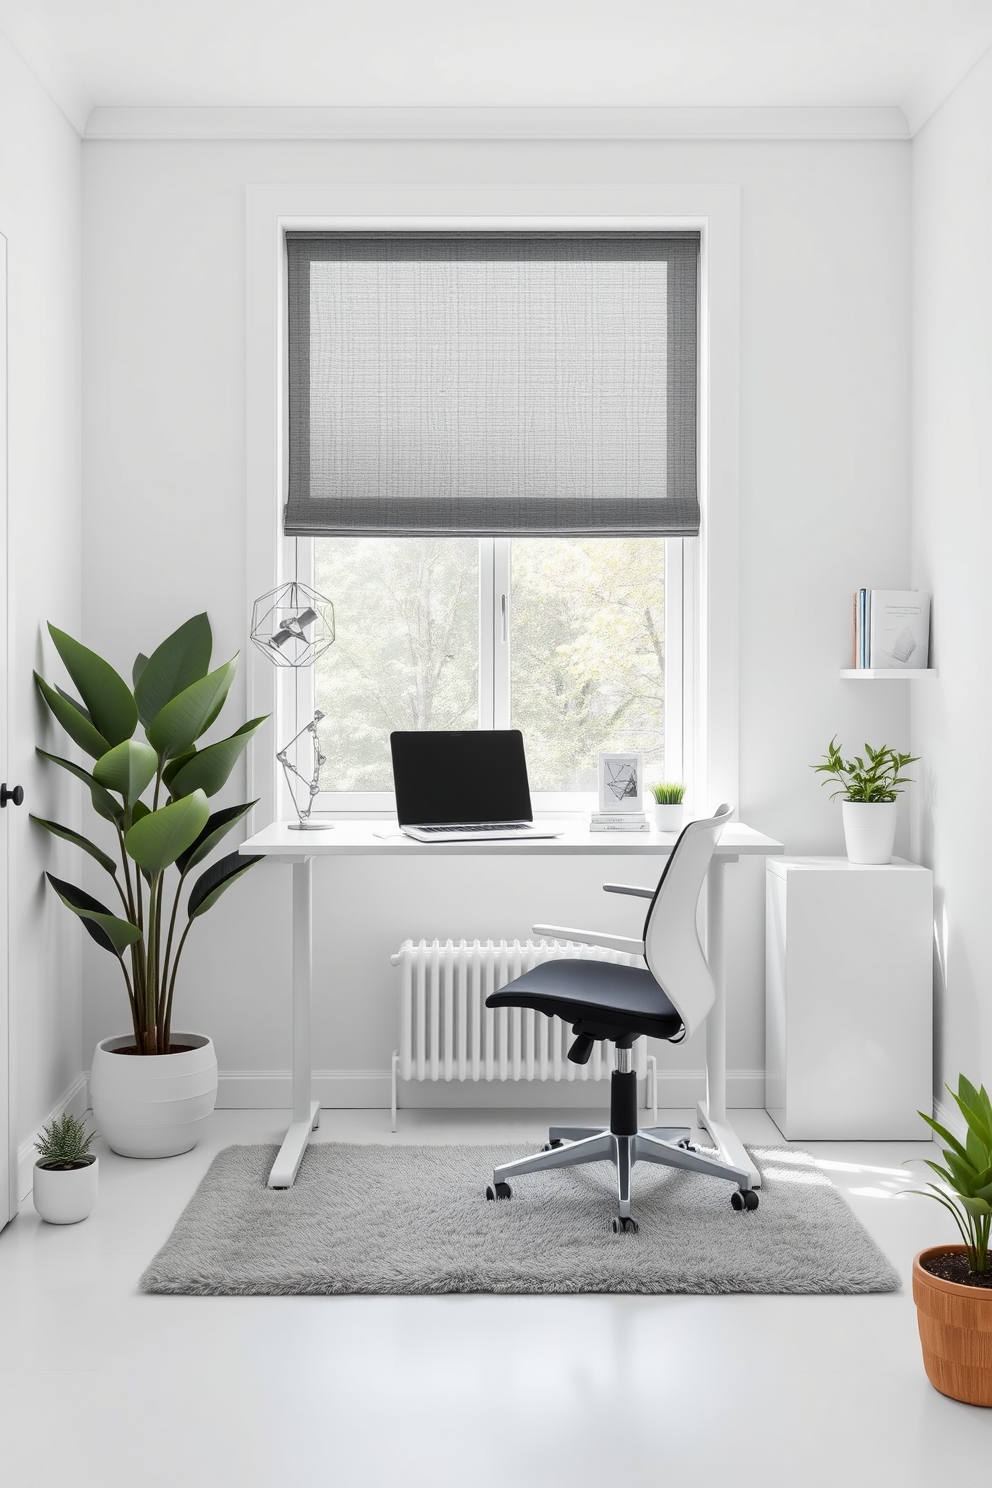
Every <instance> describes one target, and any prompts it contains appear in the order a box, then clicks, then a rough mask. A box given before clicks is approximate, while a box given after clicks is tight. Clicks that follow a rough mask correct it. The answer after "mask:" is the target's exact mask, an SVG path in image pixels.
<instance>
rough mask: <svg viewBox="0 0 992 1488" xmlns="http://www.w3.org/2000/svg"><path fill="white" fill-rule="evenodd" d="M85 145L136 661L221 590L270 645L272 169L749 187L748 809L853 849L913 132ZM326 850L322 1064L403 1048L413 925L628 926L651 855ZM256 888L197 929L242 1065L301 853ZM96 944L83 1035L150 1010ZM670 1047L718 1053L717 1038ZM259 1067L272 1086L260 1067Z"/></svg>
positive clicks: (197, 949) (757, 898)
mask: <svg viewBox="0 0 992 1488" xmlns="http://www.w3.org/2000/svg"><path fill="white" fill-rule="evenodd" d="M83 156H84V172H83V179H84V190H83V196H84V214H83V215H84V227H83V241H84V259H83V261H84V286H85V290H84V312H83V313H84V357H85V359H84V368H85V372H84V389H85V391H84V428H85V439H84V498H83V500H84V514H85V523H84V549H83V570H84V600H83V604H84V634H85V638H86V639H87V641H88V642H89V643H90V644H91V645H94V646H95V647H96V648H97V649H99V650H102V651H105V652H106V654H108V655H109V656H111V657H112V658H113V659H114V660H115V662H116V663H117V664H118V665H119V666H120V667H121V668H122V669H125V668H127V667H129V666H130V662H131V659H132V656H133V654H134V652H135V650H137V649H138V648H139V647H143V648H147V647H148V646H150V645H152V644H154V643H155V642H156V641H157V640H158V639H159V638H160V637H161V636H162V635H163V634H165V632H166V630H167V628H169V627H171V626H172V625H174V624H176V623H178V622H179V621H180V620H182V619H184V618H185V617H186V616H187V615H189V614H191V613H192V612H193V611H194V610H196V609H200V608H203V607H206V608H207V609H208V610H209V612H210V615H211V618H212V620H213V622H214V627H215V633H216V635H217V647H218V654H224V655H229V654H230V653H231V652H233V651H234V650H235V649H237V648H239V647H240V648H242V650H243V648H244V646H245V644H246V639H247V637H246V630H247V621H248V616H249V610H250V601H251V599H252V598H253V597H254V596H251V595H249V594H247V593H246V585H245V579H244V573H245V544H244V519H245V518H244V514H245V474H246V472H245V434H246V431H245V423H244V399H245V386H244V365H245V311H246V306H245V242H244V221H245V187H246V186H247V185H249V184H274V183H278V182H287V183H289V182H294V183H301V184H304V183H305V184H322V185H327V184H333V183H335V182H349V183H354V182H359V183H372V182H406V183H418V184H425V185H426V184H430V183H438V182H442V183H443V182H450V183H457V182H460V181H471V182H473V183H474V184H475V185H476V186H477V185H479V184H480V183H485V182H487V181H489V182H494V183H505V182H518V183H528V182H538V183H540V182H556V183H568V182H575V183H580V184H581V183H596V182H605V181H609V182H613V183H621V182H629V183H637V182H650V183H656V184H659V183H672V184H675V183H715V184H739V185H740V187H741V241H742V254H741V304H742V317H741V319H742V324H741V331H742V369H741V404H742V407H741V412H742V424H741V431H742V434H741V532H742V538H741V553H740V566H741V657H740V682H741V800H740V807H741V814H742V816H743V818H744V819H745V820H747V821H749V822H751V823H753V824H754V825H755V826H757V827H759V828H761V829H763V830H765V831H768V832H770V833H772V834H774V835H776V836H779V837H782V838H784V840H785V842H786V845H787V848H788V849H789V850H790V851H793V852H837V851H840V850H841V832H840V821H839V808H838V807H836V806H833V807H832V806H830V804H829V803H828V801H827V799H826V792H821V790H820V788H819V786H818V785H817V783H816V780H817V778H816V777H815V776H814V775H813V774H812V773H811V771H810V770H809V764H810V763H811V762H812V761H813V760H815V759H816V758H818V757H819V755H820V754H821V753H822V751H823V750H824V748H825V747H826V744H827V741H828V740H829V739H830V737H831V736H832V735H833V734H835V733H836V734H837V735H838V736H839V737H840V739H841V740H842V741H844V742H845V743H846V744H850V745H854V744H860V743H861V742H863V740H864V739H865V738H868V739H873V740H880V739H885V740H886V741H887V742H889V743H892V744H896V745H903V746H904V745H905V744H906V743H907V742H908V707H909V704H908V699H907V698H906V695H905V693H904V692H903V690H902V689H901V688H900V687H895V686H893V687H891V688H871V687H864V686H859V685H856V684H853V685H852V684H850V683H848V684H844V683H842V682H841V681H840V679H839V677H838V675H837V673H838V670H839V668H840V667H841V666H843V665H846V664H847V661H848V655H849V650H850V611H851V594H852V591H853V590H854V589H855V587H857V585H858V584H862V583H865V584H868V585H873V586H876V587H885V586H890V585H891V586H897V585H902V584H904V583H906V582H907V580H908V577H909V537H908V530H907V522H906V514H907V503H908V448H909V434H910V430H909V371H908V368H909V344H910V342H909V284H910V279H909V273H910V266H909V245H908V228H909V213H910V200H909V146H908V145H906V144H899V143H882V144H880V143H850V144H849V143H821V144H800V143H794V144H793V143H782V144H738V145H735V144H709V143H704V144H696V143H693V144H650V145H648V144H641V145H639V144H630V143H626V144H625V143H613V144H581V143H572V144H555V145H547V144H530V145H528V144H520V143H514V144H493V143H477V144H471V145H468V144H441V143H434V144H422V143H421V144H414V143H410V144H392V145H390V144H382V143H378V144H365V145H363V144H348V145H335V144H278V145H276V144H256V143H252V144H234V143H221V144H206V143H194V144H149V143H135V144H115V143H97V142H91V143H87V144H85V145H84V147H83ZM122 617H123V620H122ZM243 698H244V692H243V689H241V690H238V691H236V693H235V695H234V702H233V706H231V708H230V716H231V718H232V720H235V721H240V718H241V717H243V716H244V715H243V712H241V711H240V710H241V709H242V708H243ZM271 745H272V740H271V738H270V739H269V746H270V747H271ZM238 789H239V787H238V786H237V785H232V787H231V794H230V799H231V800H233V799H235V798H236V797H235V792H236V791H237V790H238ZM318 867H319V871H318V873H317V883H316V903H317V905H318V910H317V920H318V931H317V947H316V949H317V976H318V985H319V984H320V981H321V979H322V973H323V974H326V975H327V977H328V979H329V982H330V991H329V993H328V994H327V996H326V1000H323V1001H322V1002H321V1005H320V1006H319V1008H318V1011H317V1015H316V1020H315V1064H316V1066H317V1067H318V1068H320V1069H325V1070H351V1071H379V1072H383V1071H385V1070H386V1068H387V1066H388V1056H389V1053H390V1050H391V1049H392V1047H393V1044H394V1042H395V1034H394V1029H395V1013H394V983H393V976H394V974H393V972H392V971H391V968H390V967H389V964H388V959H387V958H388V953H389V951H391V950H392V949H394V948H395V946H396V944H397V943H398V942H399V940H400V939H401V938H402V937H403V936H404V935H406V934H408V933H413V934H417V935H420V934H428V935H430V934H433V933H438V934H441V935H449V934H450V935H455V936H458V935H462V934H468V935H475V934H495V935H499V934H522V933H526V930H527V928H528V926H529V924H530V920H531V919H532V918H533V917H534V916H535V915H539V916H540V917H542V918H544V917H547V918H549V919H554V917H555V916H556V915H558V916H565V917H567V918H573V917H575V918H577V919H578V920H579V921H581V920H582V919H583V918H585V919H587V922H588V919H589V917H592V916H594V917H595V920H596V922H598V923H600V924H602V925H603V926H604V927H608V926H609V925H610V924H614V925H616V927H617V928H618V929H620V928H622V927H623V926H625V925H627V924H629V907H628V906H625V905H623V904H618V903H616V902H615V901H606V902H604V903H603V904H600V902H599V901H600V899H602V898H603V896H602V895H601V893H600V892H599V889H598V887H597V885H598V883H599V881H600V878H601V877H603V878H606V877H610V876H618V875H619V876H624V877H628V876H629V866H628V867H627V868H626V869H624V868H623V867H622V865H621V864H619V863H612V864H611V863H610V862H609V860H606V861H604V862H602V863H601V865H600V867H596V868H591V867H590V868H586V867H579V866H576V867H574V868H573V869H572V871H571V872H570V873H569V874H568V875H567V876H565V875H563V876H562V878H561V879H560V880H558V881H556V882H549V881H547V878H546V872H547V870H546V869H545V868H542V867H539V866H537V865H534V866H531V867H529V868H528V869H527V870H526V872H524V871H521V873H520V874H519V876H518V877H517V878H516V880H515V882H514V883H513V884H512V885H507V884H506V883H505V882H504V881H502V880H500V881H498V882H497V881H496V879H495V876H494V871H493V873H490V872H489V870H480V873H479V875H478V876H476V875H475V874H473V876H472V880H471V882H466V881H465V880H464V876H463V871H462V870H461V869H458V870H456V871H452V870H451V869H450V868H449V867H447V866H446V865H445V864H443V863H440V862H439V863H438V864H436V865H433V866H432V867H431V869H430V871H429V872H428V873H424V874H423V875H422V876H420V877H419V878H418V881H417V883H416V884H411V883H410V882H409V881H408V880H407V879H406V878H401V876H400V874H399V872H398V870H396V869H395V868H394V867H387V868H380V869H377V870H375V871H374V873H373V870H372V869H371V868H368V867H367V868H365V869H359V870H358V871H355V869H354V867H353V866H352V867H350V868H349V871H348V873H347V877H346V876H345V874H344V873H343V872H342V871H341V869H340V868H335V867H334V865H333V864H326V863H325V864H323V865H318ZM735 880H736V881H735V883H734V886H733V891H732V893H731V896H730V921H731V928H732V934H733V935H734V941H733V945H732V948H731V954H730V957H729V973H730V982H731V995H732V999H733V1001H732V1010H731V1014H730V1028H729V1037H730V1057H729V1063H730V1066H731V1069H732V1070H734V1071H738V1072H752V1074H751V1076H750V1077H747V1076H746V1073H745V1076H743V1077H741V1078H739V1079H738V1080H737V1082H736V1085H735V1084H734V1082H733V1081H732V1085H731V1098H732V1099H733V1098H734V1097H735V1092H736V1097H737V1098H738V1099H749V1100H753V1101H754V1103H756V1104H760V1103H761V1093H760V1071H761V1067H762V1063H763V1047H764V1044H763V953H762V933H763V932H762V912H761V903H762V894H763V882H762V873H761V869H760V865H757V864H750V865H742V866H741V867H740V869H739V870H735ZM240 887H241V888H243V890H244V892H240V893H239V892H238V891H234V892H232V893H231V894H230V895H229V896H227V898H226V899H225V900H224V901H222V903H221V905H220V906H219V907H218V909H217V910H215V911H214V912H213V914H212V916H211V918H210V919H209V920H208V921H205V922H204V924H203V926H201V927H200V928H201V932H202V933H201V934H200V936H199V939H198V940H197V941H196V942H195V943H194V941H193V938H192V937H191V941H190V951H189V953H188V965H187V980H186V990H185V992H184V993H183V994H182V996H181V999H180V1003H179V1012H178V1018H179V1023H180V1024H182V1023H183V1022H187V1023H188V1024H189V1025H192V1026H195V1027H196V1028H199V1029H204V1030H207V1031H209V1032H211V1033H212V1034H213V1035H214V1036H215V1038H216V1040H217V1043H218V1050H219V1056H220V1063H221V1067H222V1070H228V1071H234V1072H242V1074H243V1073H244V1072H251V1071H267V1070H276V1069H286V1068H287V1067H288V1064H289V1047H290V1043H289V902H290V886H289V873H288V872H287V871H286V870H285V869H280V868H279V867H276V866H265V867H263V868H260V869H258V870H256V871H255V873H254V875H253V876H252V877H251V878H249V879H248V880H247V881H246V882H245V883H244V884H243V885H242V886H240ZM322 906H326V909H325V908H322ZM84 963H85V981H86V986H87V997H86V1016H85V1025H84V1048H85V1050H86V1051H87V1056H88V1051H89V1050H90V1049H91V1048H92V1045H93V1043H94V1041H95V1039H96V1038H97V1037H102V1036H103V1035H105V1034H107V1033H110V1032H115V1031H117V1030H118V1029H120V1028H122V1027H124V1025H125V1021H126V1020H125V1016H124V1014H125V1009H124V1004H123V999H122V996H121V993H120V991H119V989H118V988H117V986H116V984H115V983H114V978H113V976H112V975H111V973H113V972H114V970H115V968H113V966H112V965H110V963H109V962H108V961H107V959H106V957H101V956H100V953H99V952H97V951H95V950H94V951H93V952H92V954H89V948H87V954H86V956H85V958H84ZM666 1058H667V1060H668V1062H669V1063H670V1064H671V1066H672V1067H673V1068H677V1069H682V1070H689V1071H691V1070H698V1069H699V1068H700V1067H701V1064H702V1051H701V1046H700V1045H699V1044H698V1043H697V1045H696V1046H695V1047H693V1046H692V1045H690V1046H688V1047H684V1048H682V1049H672V1050H667V1051H666ZM754 1072H757V1075H755V1074H754ZM241 1084H242V1088H243V1090H244V1092H245V1093H246V1098H248V1093H249V1092H252V1091H254V1092H256V1094H255V1096H254V1097H252V1098H258V1096H257V1091H258V1090H259V1089H260V1088H261V1086H260V1085H259V1082H258V1081H255V1080H252V1079H249V1078H244V1079H243V1080H242V1082H241ZM359 1087H361V1089H362V1090H365V1089H368V1088H371V1086H370V1085H369V1082H367V1081H366V1082H363V1081H360V1080H359V1081H354V1082H352V1086H351V1089H352V1091H353V1094H355V1095H356V1098H357V1094H358V1091H359ZM231 1088H233V1087H231ZM231 1088H229V1089H228V1091H227V1098H233V1097H232V1096H231ZM342 1088H343V1087H342ZM375 1088H376V1090H378V1091H382V1089H383V1083H382V1080H381V1078H380V1080H379V1081H378V1082H377V1083H376V1085H375ZM461 1094H462V1095H464V1096H465V1098H471V1097H472V1096H473V1095H474V1094H476V1092H462V1093H461ZM483 1094H484V1098H485V1099H487V1100H488V1099H491V1098H493V1093H492V1091H486V1092H484V1093H483ZM222 1098H223V1097H222ZM377 1098H378V1097H377ZM428 1098H429V1099H431V1100H433V1099H435V1098H436V1094H435V1093H434V1092H431V1093H430V1095H429V1097H428ZM459 1098H461V1097H459ZM554 1098H555V1099H557V1098H558V1097H557V1096H555V1097H554Z"/></svg>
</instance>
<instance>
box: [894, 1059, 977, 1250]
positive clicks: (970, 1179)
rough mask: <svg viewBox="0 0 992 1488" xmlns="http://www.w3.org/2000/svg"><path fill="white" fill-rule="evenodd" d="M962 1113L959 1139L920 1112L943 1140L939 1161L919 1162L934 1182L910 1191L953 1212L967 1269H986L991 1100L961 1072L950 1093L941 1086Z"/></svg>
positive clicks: (949, 1089) (927, 1160)
mask: <svg viewBox="0 0 992 1488" xmlns="http://www.w3.org/2000/svg"><path fill="white" fill-rule="evenodd" d="M947 1089H948V1091H949V1093H950V1095H951V1096H952V1097H953V1100H954V1103H955V1105H956V1106H957V1108H958V1110H959V1111H960V1112H961V1115H962V1116H963V1117H964V1121H965V1127H966V1128H967V1133H966V1136H965V1140H964V1141H963V1142H960V1141H959V1140H958V1138H957V1137H956V1136H955V1135H954V1133H953V1132H950V1131H948V1130H947V1127H946V1126H941V1124H940V1122H939V1121H935V1120H934V1118H933V1117H932V1116H928V1115H927V1114H926V1112H925V1111H921V1112H920V1113H919V1114H920V1115H921V1116H922V1117H923V1120H924V1121H925V1122H926V1124H927V1126H929V1127H932V1128H933V1130H934V1131H935V1132H936V1133H937V1135H938V1137H940V1139H941V1141H943V1142H946V1143H947V1146H946V1147H945V1148H944V1149H943V1158H944V1161H943V1163H942V1164H941V1163H936V1162H931V1161H930V1159H929V1158H925V1159H924V1161H925V1162H926V1165H927V1167H928V1168H930V1169H932V1170H933V1172H934V1173H936V1174H937V1177H938V1178H939V1179H940V1180H941V1184H940V1186H938V1185H937V1184H936V1183H928V1184H927V1186H926V1188H925V1189H913V1190H911V1192H913V1193H922V1194H924V1195H925V1196H926V1197H927V1198H928V1199H936V1200H937V1201H938V1202H939V1203H941V1204H943V1206H944V1208H945V1209H949V1210H950V1212H951V1213H952V1214H953V1215H954V1222H955V1224H956V1225H957V1227H958V1230H959V1231H960V1234H961V1239H962V1240H963V1241H964V1246H965V1250H966V1251H967V1253H968V1266H969V1268H970V1269H971V1270H972V1271H980V1272H984V1271H989V1270H992V1267H990V1265H989V1232H990V1230H992V1101H990V1100H989V1096H988V1092H987V1091H986V1089H985V1086H984V1085H983V1086H982V1087H981V1089H980V1090H976V1089H975V1087H974V1085H972V1083H971V1081H970V1080H967V1079H965V1077H964V1075H959V1076H958V1088H957V1092H956V1093H955V1092H954V1091H953V1090H951V1087H950V1086H949V1085H948V1087H947Z"/></svg>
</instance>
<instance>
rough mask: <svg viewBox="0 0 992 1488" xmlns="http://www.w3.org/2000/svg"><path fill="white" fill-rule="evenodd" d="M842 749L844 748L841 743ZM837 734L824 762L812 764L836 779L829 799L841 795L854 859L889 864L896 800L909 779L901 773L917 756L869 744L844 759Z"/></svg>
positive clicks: (846, 836) (846, 837) (850, 857)
mask: <svg viewBox="0 0 992 1488" xmlns="http://www.w3.org/2000/svg"><path fill="white" fill-rule="evenodd" d="M841 747H842V746H841ZM841 747H838V744H837V740H836V738H833V739H831V741H830V744H829V746H828V748H827V752H826V754H825V755H824V756H823V761H822V763H821V764H818V765H811V766H810V768H811V769H813V770H816V771H818V772H819V773H820V774H821V775H826V776H828V777H829V778H830V779H831V780H833V781H836V782H838V789H837V790H835V791H833V792H832V793H831V796H830V799H831V800H832V801H833V800H836V798H837V797H838V796H841V797H842V798H843V799H842V807H841V810H842V812H843V818H844V842H845V844H846V847H847V857H848V861H849V862H851V863H891V862H892V850H893V847H894V846H895V840H896V812H897V809H898V807H897V798H898V796H899V794H900V792H901V789H902V787H903V786H904V785H906V784H908V782H909V779H910V777H909V776H908V775H903V774H902V773H901V772H902V771H903V770H904V769H905V768H906V766H907V765H911V764H913V763H914V762H915V761H916V760H917V759H919V755H916V754H901V753H900V752H899V750H897V749H890V748H889V746H888V745H887V744H882V745H880V746H879V748H878V749H873V748H872V747H871V745H870V744H866V745H865V757H862V756H861V755H860V754H857V755H855V757H854V759H851V760H845V759H844V758H843V756H842V754H841ZM823 783H824V782H822V781H821V784H823Z"/></svg>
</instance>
